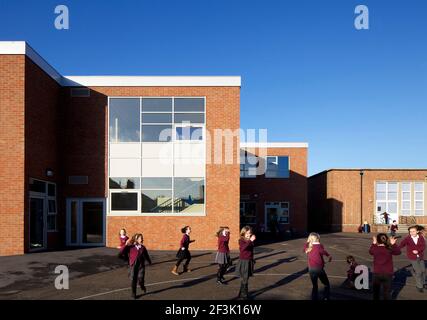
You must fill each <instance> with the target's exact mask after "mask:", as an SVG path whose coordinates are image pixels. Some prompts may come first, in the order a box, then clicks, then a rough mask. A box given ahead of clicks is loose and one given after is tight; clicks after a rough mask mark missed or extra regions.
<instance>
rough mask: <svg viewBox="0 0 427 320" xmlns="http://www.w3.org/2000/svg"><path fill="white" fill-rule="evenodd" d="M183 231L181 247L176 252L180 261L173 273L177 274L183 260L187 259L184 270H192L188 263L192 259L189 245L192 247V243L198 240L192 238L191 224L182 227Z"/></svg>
mask: <svg viewBox="0 0 427 320" xmlns="http://www.w3.org/2000/svg"><path fill="white" fill-rule="evenodd" d="M181 232H182V233H183V236H182V239H181V242H180V243H179V249H178V252H177V254H176V258H177V259H178V261H177V263H176V264H175V266H174V267H173V269H172V273H173V274H174V275H176V276H179V273H178V268H179V265H180V264H181V262H182V261H184V260H185V263H184V266H183V267H184V270H183V272H191V270H190V269H189V268H188V265H189V264H190V260H191V253H190V249H189V247H190V243H192V242H194V241H196V240H190V233H191V228H190V226H185V227H184V228H182V229H181Z"/></svg>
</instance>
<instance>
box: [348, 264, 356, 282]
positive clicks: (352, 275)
mask: <svg viewBox="0 0 427 320" xmlns="http://www.w3.org/2000/svg"><path fill="white" fill-rule="evenodd" d="M357 266H358V264H357V262H352V263H350V268H349V269H348V270H347V280H348V281H350V282H354V281H355V280H356V277H357V274H356V267H357Z"/></svg>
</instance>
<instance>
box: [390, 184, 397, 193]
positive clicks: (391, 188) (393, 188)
mask: <svg viewBox="0 0 427 320" xmlns="http://www.w3.org/2000/svg"><path fill="white" fill-rule="evenodd" d="M388 192H397V183H395V182H390V183H389V184H388Z"/></svg>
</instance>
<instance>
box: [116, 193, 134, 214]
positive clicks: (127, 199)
mask: <svg viewBox="0 0 427 320" xmlns="http://www.w3.org/2000/svg"><path fill="white" fill-rule="evenodd" d="M111 210H113V211H117V210H123V211H135V210H138V193H136V192H112V193H111Z"/></svg>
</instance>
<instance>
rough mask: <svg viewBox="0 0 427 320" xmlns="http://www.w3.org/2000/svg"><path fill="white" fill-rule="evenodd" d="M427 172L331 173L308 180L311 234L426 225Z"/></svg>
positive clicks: (334, 171)
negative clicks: (394, 225) (366, 228)
mask: <svg viewBox="0 0 427 320" xmlns="http://www.w3.org/2000/svg"><path fill="white" fill-rule="evenodd" d="M426 190H427V169H330V170H326V171H323V172H320V173H318V174H315V175H313V176H311V177H309V178H308V203H309V205H308V220H309V230H310V231H334V232H337V231H338V232H339V231H343V232H358V228H359V226H360V225H361V224H362V223H364V222H365V221H367V222H368V224H369V225H370V226H371V231H373V232H384V231H387V227H388V226H387V225H386V220H385V215H384V212H386V213H387V215H388V220H389V221H388V222H389V224H390V223H392V221H393V220H396V221H397V222H398V223H399V224H400V229H401V230H402V229H403V230H404V229H406V228H407V226H409V225H413V224H420V225H425V224H427V198H426Z"/></svg>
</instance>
